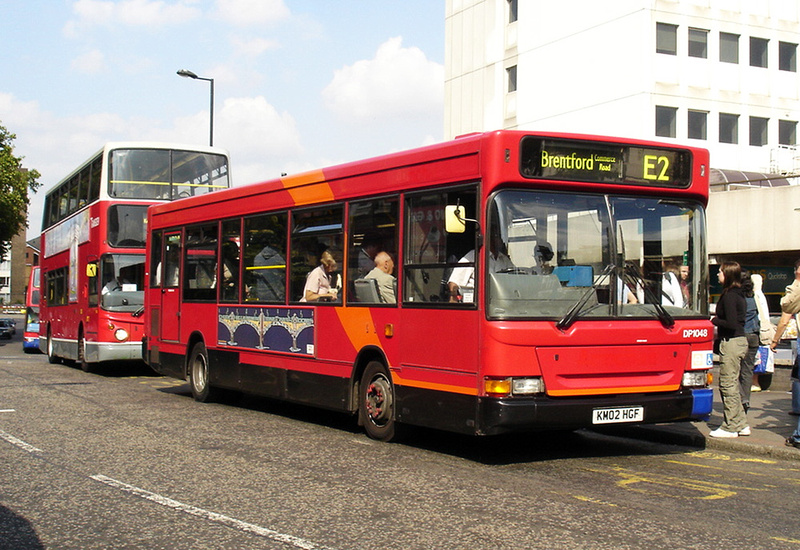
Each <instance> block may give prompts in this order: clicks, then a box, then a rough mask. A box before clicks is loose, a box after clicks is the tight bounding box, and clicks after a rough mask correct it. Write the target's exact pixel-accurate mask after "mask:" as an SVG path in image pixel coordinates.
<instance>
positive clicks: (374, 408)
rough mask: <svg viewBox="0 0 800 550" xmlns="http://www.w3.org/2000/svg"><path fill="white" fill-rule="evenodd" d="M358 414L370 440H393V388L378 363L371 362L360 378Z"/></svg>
mask: <svg viewBox="0 0 800 550" xmlns="http://www.w3.org/2000/svg"><path fill="white" fill-rule="evenodd" d="M358 414H359V418H360V420H361V424H362V425H363V426H364V431H366V432H367V435H368V436H369V437H370V438H372V439H377V440H379V441H391V440H392V439H394V438H395V436H396V425H395V420H394V388H393V387H392V379H391V376H390V375H389V372H388V371H387V370H386V367H385V366H384V365H383V364H382V363H380V362H378V361H371V362H370V363H369V364H368V365H367V368H366V369H365V370H364V374H363V375H362V376H361V384H360V385H359V407H358Z"/></svg>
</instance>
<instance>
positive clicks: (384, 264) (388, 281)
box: [365, 252, 397, 304]
mask: <svg viewBox="0 0 800 550" xmlns="http://www.w3.org/2000/svg"><path fill="white" fill-rule="evenodd" d="M374 263H375V267H374V268H373V269H372V271H370V272H369V273H367V276H366V277H365V279H375V280H376V281H377V282H378V292H379V293H380V298H381V301H382V302H384V303H386V304H395V303H397V278H396V277H395V276H394V275H392V272H393V271H394V260H392V257H391V256H390V255H389V254H388V253H387V252H378V253H377V254H376V255H375V262H374Z"/></svg>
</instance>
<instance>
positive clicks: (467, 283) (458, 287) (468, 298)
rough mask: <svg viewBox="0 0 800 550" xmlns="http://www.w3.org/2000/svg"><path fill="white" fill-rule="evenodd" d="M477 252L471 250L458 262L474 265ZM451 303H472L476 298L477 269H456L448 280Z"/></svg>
mask: <svg viewBox="0 0 800 550" xmlns="http://www.w3.org/2000/svg"><path fill="white" fill-rule="evenodd" d="M474 262H475V250H474V249H473V250H470V251H469V252H467V253H466V254H464V257H462V258H461V259H460V260H458V263H460V264H466V263H474ZM447 289H448V290H449V291H450V301H451V302H472V301H473V299H474V298H475V267H474V266H469V267H456V268H454V269H453V272H452V273H451V274H450V278H449V279H448V280H447Z"/></svg>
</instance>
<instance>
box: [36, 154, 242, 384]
mask: <svg viewBox="0 0 800 550" xmlns="http://www.w3.org/2000/svg"><path fill="white" fill-rule="evenodd" d="M228 165H229V162H228V155H227V153H226V152H225V151H224V150H222V149H216V148H210V147H195V146H181V145H173V144H159V143H146V142H130V143H127V142H119V143H108V144H106V145H105V147H103V149H102V150H101V151H99V152H98V153H97V154H96V155H93V156H92V157H91V158H90V159H89V160H88V161H86V162H85V163H83V164H82V165H81V166H80V167H79V168H77V169H76V170H75V171H74V172H72V173H71V174H70V175H69V176H67V177H66V178H65V179H63V180H62V181H61V182H59V183H58V184H57V185H55V186H54V187H53V189H51V190H50V191H49V192H48V193H47V196H46V197H45V203H44V215H43V222H42V243H41V246H42V253H41V266H40V267H41V273H42V275H41V280H42V286H43V289H42V301H41V302H42V303H41V309H40V315H39V334H40V339H39V345H40V347H41V348H42V351H44V352H45V353H47V356H48V359H49V360H50V362H58V361H61V360H70V361H76V362H78V363H79V364H80V365H81V366H82V367H83V368H84V370H87V371H88V370H91V369H92V368H94V367H96V366H97V365H99V364H100V363H102V362H104V361H113V360H139V361H141V360H142V337H143V329H142V317H141V315H142V313H143V311H144V310H143V308H144V281H145V280H144V264H145V261H144V258H145V257H144V249H145V241H146V235H147V207H148V206H150V205H151V204H154V203H156V202H163V201H170V200H175V199H179V198H183V197H192V196H198V195H204V194H207V193H210V192H212V191H217V190H219V189H226V188H228V187H229V174H228Z"/></svg>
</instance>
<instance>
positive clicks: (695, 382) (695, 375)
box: [681, 370, 708, 388]
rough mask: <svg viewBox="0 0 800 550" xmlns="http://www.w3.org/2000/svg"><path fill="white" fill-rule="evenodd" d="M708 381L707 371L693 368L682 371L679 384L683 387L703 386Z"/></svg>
mask: <svg viewBox="0 0 800 550" xmlns="http://www.w3.org/2000/svg"><path fill="white" fill-rule="evenodd" d="M707 382H708V371H705V370H695V371H686V372H684V373H683V380H682V382H681V385H682V386H683V387H684V388H698V387H700V388H704V387H705V386H706V385H707Z"/></svg>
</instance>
